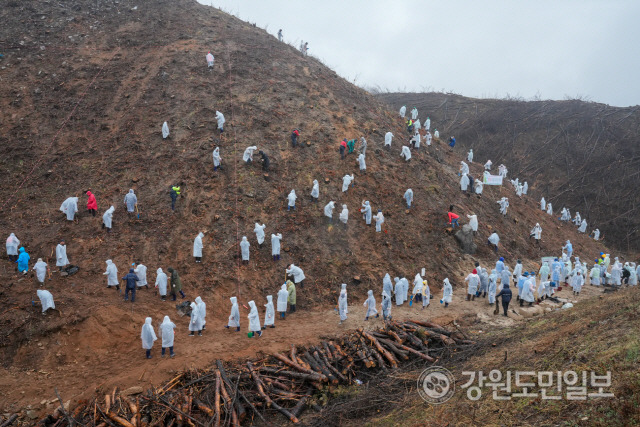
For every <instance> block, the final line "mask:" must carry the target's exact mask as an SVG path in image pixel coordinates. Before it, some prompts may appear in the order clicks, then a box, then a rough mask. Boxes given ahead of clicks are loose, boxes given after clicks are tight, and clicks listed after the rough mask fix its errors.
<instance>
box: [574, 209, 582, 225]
mask: <svg viewBox="0 0 640 427" xmlns="http://www.w3.org/2000/svg"><path fill="white" fill-rule="evenodd" d="M581 222H582V217H581V216H580V212H576V216H575V218H573V223H574V224H575V225H580V223H581Z"/></svg>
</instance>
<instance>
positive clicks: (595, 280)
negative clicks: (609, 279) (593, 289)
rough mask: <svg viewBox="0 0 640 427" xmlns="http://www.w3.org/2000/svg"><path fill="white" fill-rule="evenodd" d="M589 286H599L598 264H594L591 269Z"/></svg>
mask: <svg viewBox="0 0 640 427" xmlns="http://www.w3.org/2000/svg"><path fill="white" fill-rule="evenodd" d="M590 277H591V284H592V285H594V286H600V266H599V265H598V264H594V265H593V268H592V269H591V274H590Z"/></svg>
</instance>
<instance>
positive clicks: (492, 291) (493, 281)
mask: <svg viewBox="0 0 640 427" xmlns="http://www.w3.org/2000/svg"><path fill="white" fill-rule="evenodd" d="M497 287H498V273H497V272H496V270H495V269H493V270H491V274H490V275H489V291H488V292H487V294H488V295H487V297H488V298H489V304H495V303H496V289H497Z"/></svg>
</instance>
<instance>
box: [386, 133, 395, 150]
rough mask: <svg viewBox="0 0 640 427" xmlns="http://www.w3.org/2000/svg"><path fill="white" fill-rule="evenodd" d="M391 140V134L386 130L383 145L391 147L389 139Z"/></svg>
mask: <svg viewBox="0 0 640 427" xmlns="http://www.w3.org/2000/svg"><path fill="white" fill-rule="evenodd" d="M392 140H393V134H392V133H391V132H387V133H385V134H384V145H388V146H389V147H391V141H392Z"/></svg>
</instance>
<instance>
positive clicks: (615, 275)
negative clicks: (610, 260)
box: [611, 262, 622, 286]
mask: <svg viewBox="0 0 640 427" xmlns="http://www.w3.org/2000/svg"><path fill="white" fill-rule="evenodd" d="M611 280H612V281H613V284H614V285H616V286H620V285H621V284H622V266H621V265H620V263H618V262H616V263H615V264H614V265H613V267H611Z"/></svg>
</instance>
